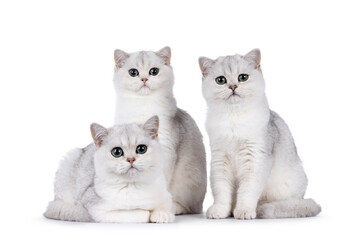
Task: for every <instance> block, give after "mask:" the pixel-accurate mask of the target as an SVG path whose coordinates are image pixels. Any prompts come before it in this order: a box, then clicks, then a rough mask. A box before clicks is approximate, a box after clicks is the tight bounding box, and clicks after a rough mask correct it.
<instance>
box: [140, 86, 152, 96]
mask: <svg viewBox="0 0 360 240" xmlns="http://www.w3.org/2000/svg"><path fill="white" fill-rule="evenodd" d="M138 93H139V94H140V95H149V94H150V93H151V89H150V88H149V87H148V86H142V87H141V88H140V89H139V91H138Z"/></svg>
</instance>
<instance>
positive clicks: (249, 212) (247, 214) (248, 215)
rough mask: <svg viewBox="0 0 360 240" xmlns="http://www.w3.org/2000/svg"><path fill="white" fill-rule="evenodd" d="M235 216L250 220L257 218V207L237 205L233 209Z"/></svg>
mask: <svg viewBox="0 0 360 240" xmlns="http://www.w3.org/2000/svg"><path fill="white" fill-rule="evenodd" d="M233 215H234V218H236V219H241V220H250V219H254V218H256V209H255V208H243V207H237V208H235V209H234V211H233Z"/></svg>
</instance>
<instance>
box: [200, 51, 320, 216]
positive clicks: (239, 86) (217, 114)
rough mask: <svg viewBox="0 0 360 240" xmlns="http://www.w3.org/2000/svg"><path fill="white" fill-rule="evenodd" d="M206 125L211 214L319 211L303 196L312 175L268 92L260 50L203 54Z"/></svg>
mask: <svg viewBox="0 0 360 240" xmlns="http://www.w3.org/2000/svg"><path fill="white" fill-rule="evenodd" d="M199 64H200V68H201V71H202V74H203V81H202V83H203V85H202V86H203V96H204V98H205V99H206V101H207V105H208V111H207V120H206V128H207V132H208V134H209V138H210V147H211V155H212V160H211V176H210V180H211V188H212V191H213V195H214V204H213V205H212V206H211V207H210V208H209V209H208V211H207V213H206V216H207V217H208V218H226V217H229V216H230V215H231V214H233V216H234V217H235V218H237V219H253V218H255V217H256V216H257V217H259V218H284V217H310V216H315V215H317V214H319V213H320V211H321V208H320V206H319V205H318V204H317V203H316V202H315V201H314V200H312V199H304V198H303V197H304V194H305V191H306V187H307V177H306V175H305V172H304V169H303V166H302V163H301V160H300V158H299V157H298V154H297V151H296V147H295V143H294V140H293V138H292V135H291V133H290V130H289V128H288V126H287V125H286V123H285V122H284V120H283V119H282V118H281V117H280V116H279V115H278V114H277V113H275V112H273V111H271V110H270V109H269V106H268V102H267V99H266V96H265V93H264V90H265V83H264V79H263V75H262V72H261V69H260V51H259V50H258V49H254V50H252V51H251V52H249V53H248V54H246V55H245V56H240V55H234V56H226V57H219V58H218V59H216V60H211V59H209V58H205V57H201V58H199Z"/></svg>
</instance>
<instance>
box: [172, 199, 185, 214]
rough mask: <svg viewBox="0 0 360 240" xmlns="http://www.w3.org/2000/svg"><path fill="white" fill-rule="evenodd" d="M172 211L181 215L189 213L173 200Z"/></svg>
mask: <svg viewBox="0 0 360 240" xmlns="http://www.w3.org/2000/svg"><path fill="white" fill-rule="evenodd" d="M172 211H173V213H174V214H175V215H181V214H186V213H187V211H186V209H185V208H184V207H183V206H181V205H180V204H178V203H176V202H173V207H172Z"/></svg>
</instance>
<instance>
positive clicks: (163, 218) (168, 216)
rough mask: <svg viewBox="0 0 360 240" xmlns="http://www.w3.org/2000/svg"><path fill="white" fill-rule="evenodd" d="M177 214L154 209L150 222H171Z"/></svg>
mask: <svg viewBox="0 0 360 240" xmlns="http://www.w3.org/2000/svg"><path fill="white" fill-rule="evenodd" d="M174 218H175V215H174V214H173V213H171V212H166V211H154V212H152V213H151V216H150V222H153V223H171V222H174Z"/></svg>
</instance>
